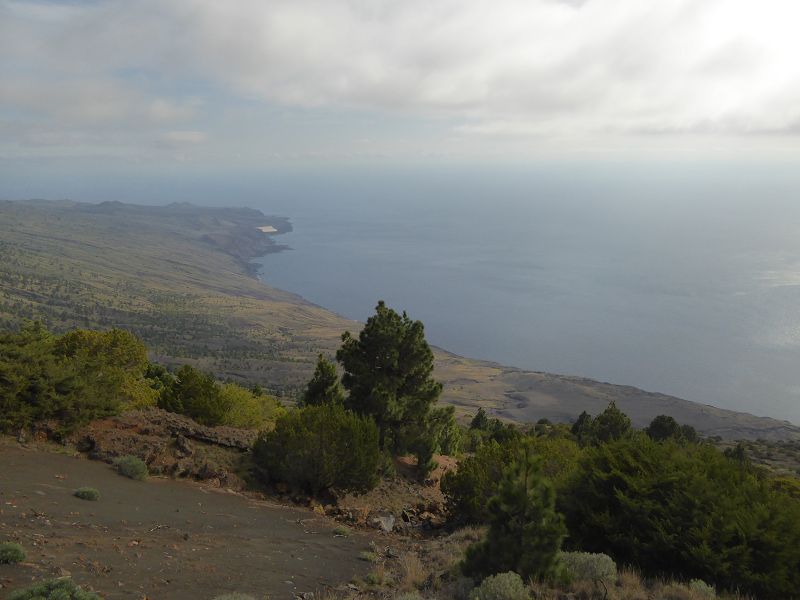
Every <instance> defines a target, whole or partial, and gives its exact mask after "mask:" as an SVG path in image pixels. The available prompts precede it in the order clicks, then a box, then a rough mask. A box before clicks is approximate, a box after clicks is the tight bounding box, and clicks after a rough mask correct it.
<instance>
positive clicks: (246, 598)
mask: <svg viewBox="0 0 800 600" xmlns="http://www.w3.org/2000/svg"><path fill="white" fill-rule="evenodd" d="M214 600H256V599H255V598H253V596H251V595H250V594H240V593H239V592H233V593H231V594H222V596H214Z"/></svg>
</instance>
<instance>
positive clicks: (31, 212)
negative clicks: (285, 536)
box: [0, 201, 800, 440]
mask: <svg viewBox="0 0 800 600" xmlns="http://www.w3.org/2000/svg"><path fill="white" fill-rule="evenodd" d="M263 227H267V228H268V227H272V228H274V229H275V233H265V232H264V231H262V230H260V229H259V228H263ZM290 230H291V225H290V223H289V221H288V219H286V218H283V217H274V216H267V215H264V214H263V213H261V212H260V211H257V210H253V209H247V208H204V207H196V206H192V205H189V204H171V205H168V206H163V207H150V206H138V205H128V204H122V203H118V202H106V203H102V204H98V205H94V204H81V203H75V202H66V201H64V202H44V201H31V202H0V326H2V327H13V326H14V325H15V324H16V323H18V322H19V321H20V320H21V319H37V320H42V321H44V322H45V323H46V324H47V325H48V326H49V327H50V328H51V329H54V330H56V331H63V330H65V329H69V328H72V327H76V326H79V327H96V328H109V327H122V328H125V329H130V330H132V331H133V332H135V333H136V334H137V335H139V336H140V337H141V338H142V339H143V340H144V341H145V342H146V343H147V344H148V346H149V347H150V348H151V349H152V351H153V356H152V358H153V359H155V360H157V361H159V362H162V363H165V364H167V365H169V364H178V363H189V364H192V365H194V366H196V367H199V368H203V369H207V370H210V371H213V372H214V373H215V374H216V375H217V376H218V377H219V378H228V377H230V378H232V379H234V380H238V381H241V382H247V383H251V384H252V383H259V384H261V385H263V386H266V387H268V388H270V389H272V390H274V391H276V392H279V393H285V394H291V393H293V392H295V391H296V390H297V389H299V388H300V386H302V385H303V384H304V383H305V381H306V380H307V379H308V377H309V376H310V374H311V372H312V371H313V367H314V363H315V360H316V355H317V354H318V353H319V352H324V353H327V354H333V353H334V352H335V349H336V348H337V347H338V345H339V342H340V336H341V333H342V332H343V331H345V330H348V329H349V330H350V331H356V330H357V329H358V328H359V327H360V325H359V324H358V323H356V322H353V321H349V320H347V319H344V318H342V317H340V316H338V315H336V314H334V313H332V312H330V311H327V310H325V309H323V308H321V307H319V306H315V305H313V304H311V303H309V302H307V301H305V300H303V299H302V298H300V297H299V296H297V295H295V294H291V293H288V292H285V291H282V290H278V289H275V288H272V287H270V286H269V285H267V284H265V283H263V282H261V281H259V280H258V279H257V278H256V277H255V271H256V268H257V267H256V266H255V265H253V264H252V263H251V262H250V261H251V260H252V259H254V258H255V257H257V256H262V255H264V254H267V253H270V252H276V251H279V250H281V249H283V248H284V246H282V245H280V244H279V243H277V242H276V241H275V239H274V236H275V235H276V234H279V233H283V232H286V231H290ZM376 300H377V299H376ZM435 375H436V377H437V379H439V380H440V381H442V382H443V383H444V395H443V400H444V401H445V402H448V403H451V404H453V405H455V406H456V408H457V410H458V412H459V414H461V415H463V416H466V415H469V414H473V413H474V412H475V411H476V410H477V409H478V407H481V406H482V407H484V408H486V409H487V410H488V411H489V412H490V413H492V414H494V415H497V416H500V417H502V418H506V419H510V420H516V421H527V422H530V421H536V420H538V419H540V418H548V419H550V420H551V421H570V420H572V419H574V418H575V417H576V416H577V415H578V414H579V413H580V412H581V411H583V410H586V411H588V412H590V413H592V414H597V413H599V412H600V411H602V410H603V408H605V406H606V405H607V404H608V402H609V401H610V400H615V401H616V402H617V405H618V406H619V407H620V408H621V409H622V410H624V411H625V412H626V413H628V414H629V415H630V416H631V418H632V419H633V422H634V424H635V425H637V426H644V425H646V424H647V423H649V421H650V420H651V419H652V418H653V417H655V416H656V415H659V414H669V415H672V416H674V417H675V418H676V419H678V421H681V422H684V423H689V424H691V425H693V426H695V427H696V428H697V429H698V430H699V431H700V432H702V433H703V434H705V435H719V436H721V437H723V438H726V439H737V438H751V439H757V438H763V439H772V440H781V439H800V428H798V427H796V426H794V425H792V424H790V423H787V422H784V421H778V420H775V419H769V418H761V417H754V416H752V415H747V414H743V413H737V412H733V411H727V410H721V409H718V408H714V407H711V406H705V405H701V404H697V403H693V402H688V401H685V400H681V399H678V398H674V397H670V396H665V395H662V394H654V393H649V392H645V391H643V390H639V389H636V388H632V387H627V386H619V385H612V384H608V383H601V382H597V381H592V380H588V379H582V378H578V377H567V376H561V375H553V374H548V373H538V372H530V371H523V370H519V369H513V368H508V367H503V366H501V365H497V364H494V363H489V362H484V361H477V360H472V359H468V358H464V357H459V356H456V355H453V354H450V353H448V352H446V351H445V350H439V349H437V350H436V373H435Z"/></svg>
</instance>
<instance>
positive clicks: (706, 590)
mask: <svg viewBox="0 0 800 600" xmlns="http://www.w3.org/2000/svg"><path fill="white" fill-rule="evenodd" d="M689 589H690V590H691V591H692V592H694V593H695V594H700V595H701V596H704V597H705V598H716V597H717V591H716V590H715V589H714V588H713V587H712V586H710V585H708V584H707V583H706V582H705V581H703V580H702V579H692V580H691V581H690V582H689Z"/></svg>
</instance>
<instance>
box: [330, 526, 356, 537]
mask: <svg viewBox="0 0 800 600" xmlns="http://www.w3.org/2000/svg"><path fill="white" fill-rule="evenodd" d="M351 533H352V531H350V528H349V527H345V526H344V525H337V526H336V527H334V528H333V535H336V536H340V537H348V536H349V535H350V534H351Z"/></svg>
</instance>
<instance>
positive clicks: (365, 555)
mask: <svg viewBox="0 0 800 600" xmlns="http://www.w3.org/2000/svg"><path fill="white" fill-rule="evenodd" d="M358 558H359V560H363V561H365V562H378V555H377V554H376V553H375V552H372V551H370V550H364V551H363V552H361V553H360V554H359V555H358Z"/></svg>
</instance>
